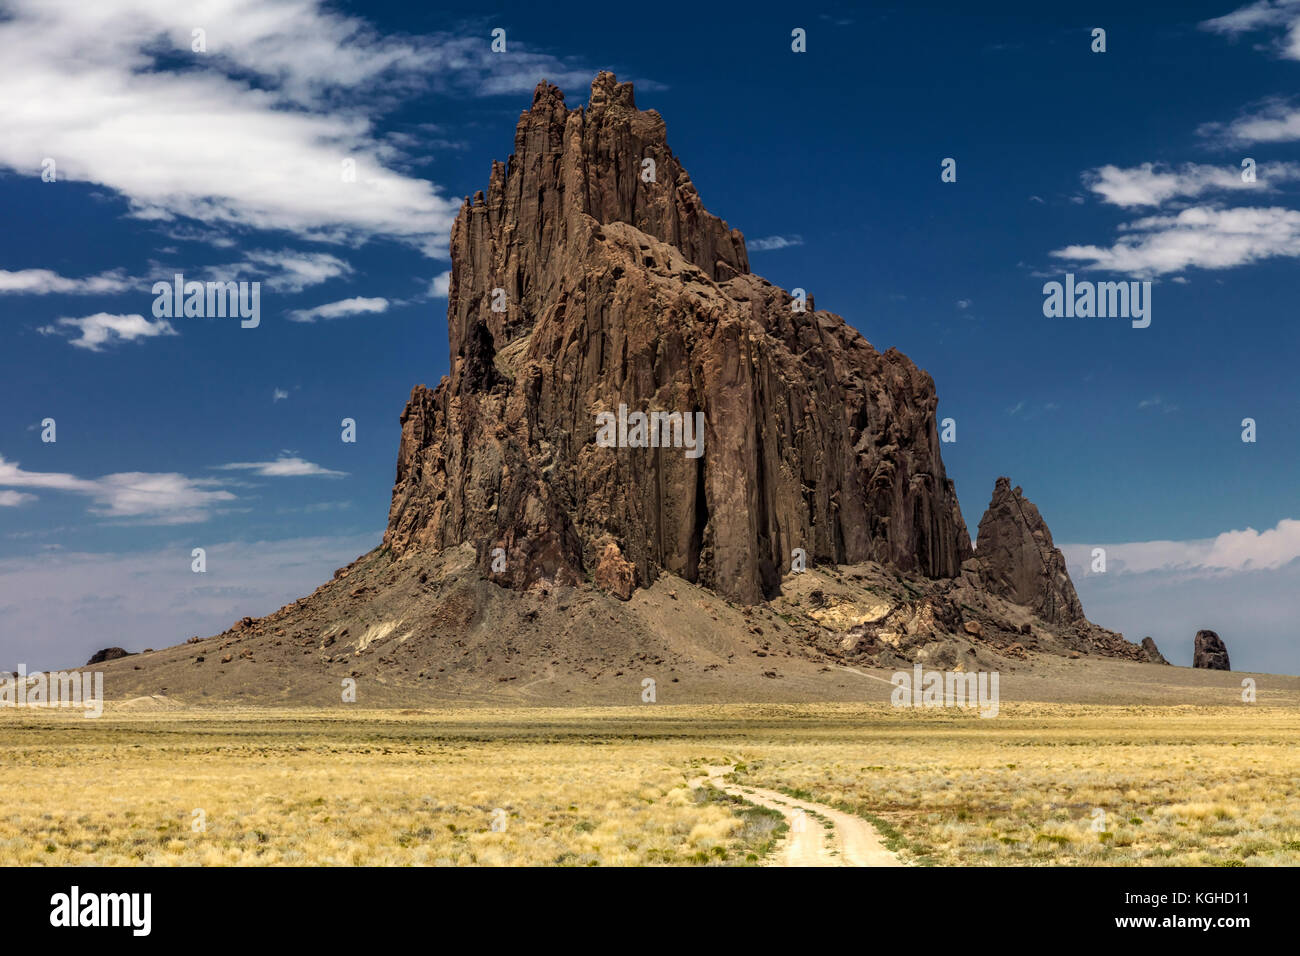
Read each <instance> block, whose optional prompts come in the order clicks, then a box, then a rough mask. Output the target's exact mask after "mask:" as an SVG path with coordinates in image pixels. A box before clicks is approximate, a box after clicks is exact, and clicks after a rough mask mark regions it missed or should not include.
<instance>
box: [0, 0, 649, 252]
mask: <svg viewBox="0 0 1300 956" xmlns="http://www.w3.org/2000/svg"><path fill="white" fill-rule="evenodd" d="M4 6H5V10H4V14H5V16H4V19H0V49H2V50H3V51H4V56H3V57H2V58H0V88H2V89H4V91H5V95H4V97H3V98H0V129H3V130H4V135H3V136H0V167H5V166H7V167H9V168H10V169H13V170H15V171H17V172H19V173H21V174H24V175H37V174H38V173H39V171H40V164H41V162H42V160H43V159H44V158H46V157H48V158H51V159H53V160H55V162H56V163H57V171H58V175H59V178H60V180H64V181H79V182H88V183H95V184H99V185H101V186H105V187H108V188H109V189H112V190H115V191H116V192H118V193H120V194H121V195H122V196H123V197H124V198H125V199H126V201H127V203H128V207H129V210H130V214H131V215H133V216H136V217H138V218H142V219H148V220H154V221H157V222H159V223H160V224H162V225H163V227H164V228H174V229H178V230H179V229H184V228H185V227H187V226H190V225H192V224H194V223H202V224H204V228H203V230H202V233H203V234H205V235H208V236H213V237H217V236H219V235H220V233H221V232H222V231H227V232H228V231H230V230H231V229H244V228H251V229H259V230H287V231H289V232H292V233H294V234H296V235H297V236H298V237H300V238H309V239H315V240H319V241H327V242H341V243H348V244H358V243H360V242H363V241H366V240H368V239H375V238H386V239H390V240H395V241H399V242H403V243H406V244H408V245H411V246H413V247H415V248H417V249H419V250H420V251H421V252H423V253H424V254H425V255H427V256H430V257H433V258H445V257H446V255H447V237H448V234H449V232H450V227H451V223H452V221H453V220H454V218H455V216H456V214H457V212H458V210H459V208H460V198H459V197H448V196H445V195H444V194H443V191H442V190H441V189H440V188H439V187H438V186H437V185H435V184H433V183H431V182H428V181H426V180H422V179H418V178H415V177H412V176H409V175H406V174H404V173H403V172H401V171H400V166H401V165H402V164H403V163H404V162H405V161H406V160H407V155H406V154H405V153H404V152H403V147H402V146H401V145H400V144H399V143H397V142H395V141H394V140H392V139H391V138H390V137H386V136H381V135H379V134H378V133H377V131H376V128H375V120H376V118H377V116H376V112H377V107H376V104H380V107H379V108H387V107H388V106H390V105H396V104H397V103H399V102H400V101H401V99H402V98H403V97H408V96H409V95H410V94H412V93H418V92H424V91H427V90H436V91H439V92H449V93H452V94H454V95H459V96H464V95H471V96H485V95H496V94H502V93H510V94H515V93H521V92H526V91H528V90H530V89H531V88H532V87H533V86H534V85H535V84H536V83H537V82H538V81H539V80H540V79H543V78H547V79H549V80H551V81H552V82H555V83H558V84H560V85H561V86H566V85H567V86H569V87H570V88H572V87H573V86H580V85H585V84H586V83H588V82H589V81H590V79H591V77H592V75H593V72H594V71H593V70H591V69H589V68H586V67H583V66H581V65H580V64H577V63H571V62H568V61H566V60H562V59H559V58H556V57H554V56H550V55H548V54H544V53H538V52H535V51H531V50H529V49H527V48H526V46H525V45H524V44H523V43H522V42H521V41H520V39H519V38H518V37H510V38H509V44H510V45H509V51H510V53H509V55H508V56H499V55H494V54H492V52H491V50H490V44H489V42H488V37H487V35H486V31H484V33H483V34H482V35H475V36H451V35H450V34H447V33H437V34H433V35H426V36H381V35H380V34H378V33H377V32H376V31H375V30H374V29H373V28H371V27H370V26H369V25H368V24H367V23H366V22H365V21H363V20H361V19H359V18H356V17H351V16H347V15H344V14H342V13H339V12H336V11H335V10H334V9H333V6H334V5H333V4H327V3H326V2H325V0H278V2H268V0H96V2H94V3H84V2H74V0H7V2H6V3H5V4H4ZM199 26H201V27H202V29H204V30H205V31H206V43H207V50H206V52H193V51H192V44H193V39H192V36H191V31H192V30H193V29H194V28H195V27H199ZM653 86H654V84H649V85H648V86H647V84H644V83H643V84H642V88H643V89H645V88H652V87H653ZM51 91H57V95H52V94H51ZM37 104H39V106H37ZM417 139H418V138H417ZM407 145H408V146H412V147H413V146H416V145H419V144H418V143H411V144H407ZM345 161H349V162H350V163H352V164H354V165H353V166H352V167H351V168H350V169H349V168H347V167H345V165H344V163H345ZM345 173H346V174H345ZM352 173H355V175H352ZM176 234H177V235H183V234H184V233H183V232H179V231H178V232H177V233H176Z"/></svg>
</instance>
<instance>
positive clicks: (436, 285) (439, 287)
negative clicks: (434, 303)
mask: <svg viewBox="0 0 1300 956" xmlns="http://www.w3.org/2000/svg"><path fill="white" fill-rule="evenodd" d="M450 291H451V271H450V270H448V271H447V272H443V273H441V274H439V275H436V276H434V277H433V281H432V282H430V283H429V298H430V299H445V298H447V295H448V293H449V292H450Z"/></svg>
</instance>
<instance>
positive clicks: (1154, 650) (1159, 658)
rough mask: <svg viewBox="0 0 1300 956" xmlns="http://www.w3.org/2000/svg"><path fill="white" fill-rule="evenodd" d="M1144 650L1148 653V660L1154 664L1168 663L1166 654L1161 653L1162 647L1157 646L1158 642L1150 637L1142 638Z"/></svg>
mask: <svg viewBox="0 0 1300 956" xmlns="http://www.w3.org/2000/svg"><path fill="white" fill-rule="evenodd" d="M1142 651H1143V652H1144V653H1145V654H1146V656H1147V660H1148V661H1150V662H1151V663H1152V664H1168V663H1169V662H1168V661H1167V660H1165V655H1163V654H1161V653H1160V648H1158V647H1156V642H1155V641H1154V640H1152V639H1151V638H1150V637H1144V638H1142Z"/></svg>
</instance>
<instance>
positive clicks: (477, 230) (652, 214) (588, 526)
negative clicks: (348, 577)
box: [384, 73, 1077, 603]
mask: <svg viewBox="0 0 1300 956" xmlns="http://www.w3.org/2000/svg"><path fill="white" fill-rule="evenodd" d="M646 159H650V160H653V179H651V178H650V176H649V175H648V173H649V169H650V167H649V165H648V164H646V163H645V162H644V161H645V160H646ZM451 254H452V270H451V281H450V290H449V302H448V309H447V321H448V335H449V340H450V346H451V349H450V354H451V356H452V360H451V361H452V365H451V373H450V375H448V376H447V377H445V378H444V379H443V380H442V382H441V383H440V384H439V385H438V387H437V388H436V389H433V390H430V389H428V388H425V387H424V386H417V387H416V388H415V389H414V390H413V391H412V393H411V399H410V402H409V403H408V405H407V407H406V410H405V411H404V413H403V415H402V439H401V448H400V451H399V457H398V464H397V482H396V486H395V487H394V490H393V502H392V507H391V510H390V515H389V527H388V531H387V533H386V534H385V538H384V545H385V546H386V547H387V548H389V549H390V550H391V551H392V552H393V553H394V554H396V555H398V556H401V555H403V554H405V553H407V552H409V551H411V550H412V549H421V548H435V549H442V548H448V547H452V546H456V545H459V544H462V543H469V544H472V545H473V546H474V548H475V551H476V553H477V555H478V562H479V565H480V568H481V569H482V570H483V572H484V573H488V574H490V576H491V577H492V579H493V580H496V581H498V582H500V583H502V584H506V585H508V586H511V587H515V588H526V587H530V586H534V585H544V584H547V583H557V584H565V583H577V582H579V581H582V580H584V579H586V578H587V577H588V576H589V575H594V576H595V578H596V582H597V583H598V584H599V583H600V581H601V580H611V581H617V582H618V584H617V586H616V587H615V588H614V590H615V591H616V592H626V593H630V590H631V588H632V587H644V586H647V585H648V584H650V583H651V582H653V580H654V579H655V577H656V575H657V574H658V573H659V572H660V571H664V570H666V571H671V572H673V573H676V574H678V575H680V576H682V577H684V578H686V579H687V580H689V581H692V582H696V583H700V584H703V585H705V586H707V587H710V588H712V589H714V590H716V591H717V592H719V593H720V594H722V595H724V596H726V597H727V598H729V599H732V600H736V601H739V602H742V603H754V602H758V601H761V600H762V599H763V598H764V597H765V596H770V595H771V594H773V593H775V591H776V590H777V589H778V588H779V586H780V580H781V575H782V573H784V572H785V571H788V570H789V567H790V561H791V553H792V551H793V550H794V549H796V548H802V549H804V550H805V551H806V553H807V558H808V561H809V562H810V563H814V562H828V563H836V564H850V563H856V562H861V561H879V562H882V563H886V564H890V565H893V566H895V567H897V568H900V569H902V570H906V571H913V572H918V573H921V574H924V575H926V576H929V577H934V578H940V577H953V576H956V575H957V574H958V573H959V572H960V568H961V564H962V561H963V560H965V559H966V558H968V557H970V555H971V547H970V538H969V535H968V533H967V530H966V526H965V523H964V522H963V520H962V516H961V511H960V508H959V507H958V504H957V498H956V494H955V492H954V490H953V487H952V483H951V482H950V481H949V480H948V478H947V476H946V475H945V473H944V468H943V462H942V460H941V457H940V451H939V449H940V445H939V438H938V433H937V431H936V423H935V407H936V397H935V390H934V383H933V381H932V380H931V378H930V376H929V375H927V374H926V373H925V372H923V371H921V370H919V369H917V368H916V366H915V365H913V364H912V362H911V361H910V360H908V358H907V357H906V356H904V355H902V354H901V353H899V352H897V351H895V350H893V349H890V350H889V351H887V352H885V353H883V354H882V353H880V352H878V351H876V349H874V348H873V347H872V346H871V345H870V343H868V342H867V341H866V339H864V338H863V337H862V336H861V335H860V334H859V333H857V332H856V331H855V330H853V329H852V328H850V327H849V326H848V325H847V324H846V323H845V322H844V320H843V319H841V318H840V317H839V316H837V315H834V314H832V313H829V312H825V311H816V310H814V309H813V308H812V306H811V304H809V306H808V309H807V311H798V310H797V309H798V303H796V302H795V300H794V299H793V298H792V297H791V296H790V295H789V294H788V293H787V292H785V291H784V290H782V289H779V288H776V287H775V286H773V285H771V284H770V283H768V282H766V281H765V280H763V279H761V278H759V277H757V276H755V275H753V274H752V273H750V271H749V262H748V257H747V255H746V252H745V244H744V239H743V237H742V236H741V234H740V233H739V231H737V230H734V229H730V228H729V227H728V226H727V224H726V223H725V222H723V221H722V220H720V219H718V218H717V217H715V216H713V215H711V214H710V213H709V212H708V211H707V210H705V208H704V206H703V204H702V203H701V201H700V198H699V195H698V193H697V192H696V190H695V187H694V185H693V184H692V183H691V180H690V177H689V175H688V174H687V173H686V171H685V170H684V169H683V168H682V167H681V164H680V163H679V162H678V161H677V159H676V158H675V157H674V156H673V154H672V152H671V151H670V150H669V148H668V145H667V141H666V132H665V127H664V122H663V120H662V119H661V118H660V116H659V115H658V114H657V113H656V112H654V111H653V110H650V111H644V112H643V111H640V110H638V109H637V108H636V106H635V103H634V101H633V94H632V87H631V85H630V84H627V83H618V82H617V81H616V80H615V78H614V77H613V76H612V75H611V74H608V73H602V74H600V75H599V76H597V77H596V80H595V82H594V83H593V84H592V91H591V99H590V102H589V104H588V105H587V107H586V108H580V109H574V110H570V109H568V108H567V107H566V106H565V104H564V99H563V94H562V93H561V92H560V91H559V89H558V88H556V87H553V86H549V85H547V84H542V85H540V86H539V87H538V88H537V90H536V92H535V93H534V96H533V104H532V108H531V109H529V110H528V111H527V112H525V113H524V114H523V115H522V116H521V117H520V120H519V124H518V127H517V129H516V133H515V151H514V154H513V155H512V156H511V157H510V159H509V161H508V162H507V163H505V164H502V163H499V162H498V163H494V164H493V167H492V174H491V178H490V181H489V185H488V190H487V192H486V194H484V193H479V194H477V195H475V197H474V198H473V200H472V201H471V200H466V202H465V204H464V205H463V206H462V208H461V211H460V215H459V216H458V218H457V220H456V224H455V226H454V228H453V231H452V240H451ZM496 290H500V291H496ZM494 306H495V307H496V308H497V309H501V311H496V310H494ZM620 404H622V405H626V406H627V409H628V410H629V412H637V411H639V412H652V411H663V412H680V413H682V414H683V415H690V414H693V413H695V412H703V415H704V423H705V428H704V436H703V442H704V445H703V454H702V455H701V456H699V457H698V458H693V457H690V456H688V455H687V454H686V453H685V451H684V449H682V448H679V447H657V448H656V447H651V448H636V447H618V448H609V447H601V446H599V445H598V444H597V441H596V434H597V419H596V416H597V414H598V413H601V412H617V410H618V408H619V405H620ZM496 549H501V550H502V552H504V569H503V570H493V566H494V561H493V554H494V551H495V550H496ZM498 554H499V552H498ZM602 566H603V568H604V569H605V570H603V571H600V572H599V573H598V569H599V568H601V567H602ZM496 567H497V568H500V567H501V562H500V561H497V562H496ZM629 578H630V579H631V581H630V584H629ZM1076 603H1077V599H1076Z"/></svg>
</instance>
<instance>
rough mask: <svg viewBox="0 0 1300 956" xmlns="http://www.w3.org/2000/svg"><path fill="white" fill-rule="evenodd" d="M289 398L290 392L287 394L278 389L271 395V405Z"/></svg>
mask: <svg viewBox="0 0 1300 956" xmlns="http://www.w3.org/2000/svg"><path fill="white" fill-rule="evenodd" d="M288 397H289V393H288V392H286V391H285V390H284V389H282V388H277V389H276V390H275V391H273V392H272V393H271V404H272V405H274V404H275V403H276V402H278V401H280V400H281V399H284V398H288Z"/></svg>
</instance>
